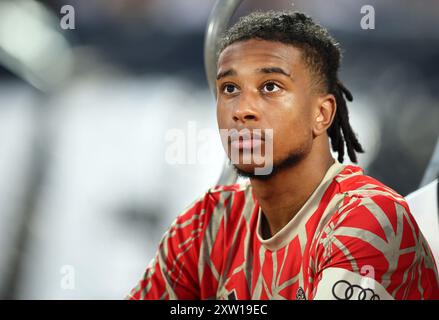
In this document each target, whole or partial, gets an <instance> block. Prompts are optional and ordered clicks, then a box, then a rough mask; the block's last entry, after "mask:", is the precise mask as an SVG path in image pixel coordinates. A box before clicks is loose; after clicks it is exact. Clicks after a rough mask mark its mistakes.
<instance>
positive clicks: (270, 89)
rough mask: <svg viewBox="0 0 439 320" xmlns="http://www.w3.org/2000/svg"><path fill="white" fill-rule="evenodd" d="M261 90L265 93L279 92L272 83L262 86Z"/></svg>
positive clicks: (277, 87) (276, 86)
mask: <svg viewBox="0 0 439 320" xmlns="http://www.w3.org/2000/svg"><path fill="white" fill-rule="evenodd" d="M263 90H264V91H265V92H277V91H279V90H280V88H279V86H278V85H277V84H275V83H274V82H268V83H266V84H265V85H264V87H263Z"/></svg>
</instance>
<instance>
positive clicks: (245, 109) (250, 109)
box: [232, 94, 259, 123]
mask: <svg viewBox="0 0 439 320" xmlns="http://www.w3.org/2000/svg"><path fill="white" fill-rule="evenodd" d="M254 103H255V101H254V100H253V99H252V98H251V97H249V96H248V95H245V94H241V96H240V98H239V101H238V103H237V105H236V106H235V108H234V110H233V115H232V116H233V121H235V122H238V121H240V122H242V123H246V122H247V121H258V120H259V114H258V112H257V110H256V108H255V106H254Z"/></svg>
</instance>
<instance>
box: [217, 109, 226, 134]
mask: <svg viewBox="0 0 439 320" xmlns="http://www.w3.org/2000/svg"><path fill="white" fill-rule="evenodd" d="M225 119H226V115H225V108H224V106H223V105H222V104H220V103H217V107H216V121H217V123H218V127H219V128H220V129H221V128H225V121H224V120H225Z"/></svg>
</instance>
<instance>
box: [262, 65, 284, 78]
mask: <svg viewBox="0 0 439 320" xmlns="http://www.w3.org/2000/svg"><path fill="white" fill-rule="evenodd" d="M258 72H259V73H279V74H283V75H284V76H287V77H289V78H291V75H290V74H289V73H288V72H286V71H285V70H283V69H282V68H279V67H269V68H261V69H258Z"/></svg>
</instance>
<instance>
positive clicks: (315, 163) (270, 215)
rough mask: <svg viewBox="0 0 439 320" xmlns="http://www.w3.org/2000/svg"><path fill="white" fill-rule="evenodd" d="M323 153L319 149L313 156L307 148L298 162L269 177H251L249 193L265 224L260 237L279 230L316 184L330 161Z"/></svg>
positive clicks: (320, 179) (296, 210) (329, 155)
mask: <svg viewBox="0 0 439 320" xmlns="http://www.w3.org/2000/svg"><path fill="white" fill-rule="evenodd" d="M324 154H325V156H322V153H321V152H320V153H316V154H315V155H314V154H313V152H312V151H311V153H310V154H308V156H307V157H305V158H304V159H302V160H301V161H300V162H298V163H296V164H295V165H294V166H292V167H288V168H285V169H284V170H282V171H280V172H278V174H276V175H274V176H273V177H271V178H270V179H269V180H265V181H264V180H257V179H251V184H252V188H253V193H254V195H255V197H256V199H257V200H258V202H259V205H260V206H261V209H262V212H263V215H264V216H265V220H266V223H267V224H268V228H267V227H266V228H265V230H264V228H263V230H264V231H263V232H264V237H270V236H273V235H275V234H276V233H277V232H279V231H280V230H281V229H282V228H283V227H284V226H285V225H286V224H287V223H288V222H289V221H290V220H291V219H292V218H293V217H294V216H295V215H296V214H297V212H298V211H299V210H300V208H302V206H303V205H304V204H305V202H306V201H307V200H308V198H309V197H310V196H311V194H312V193H313V192H314V190H315V189H316V188H317V187H318V185H319V184H320V182H321V181H322V179H323V177H324V176H325V174H326V172H327V171H328V169H329V167H331V165H332V164H334V159H333V158H332V156H331V154H330V152H329V149H328V152H327V154H326V153H324ZM263 220H264V219H263Z"/></svg>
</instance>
